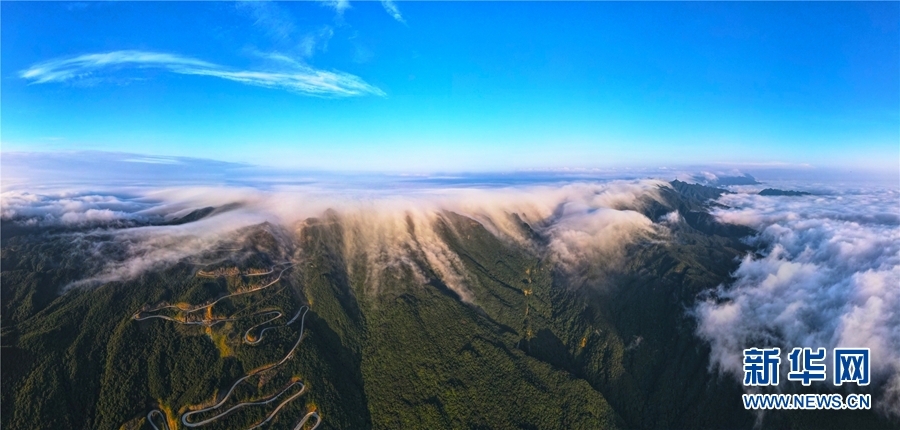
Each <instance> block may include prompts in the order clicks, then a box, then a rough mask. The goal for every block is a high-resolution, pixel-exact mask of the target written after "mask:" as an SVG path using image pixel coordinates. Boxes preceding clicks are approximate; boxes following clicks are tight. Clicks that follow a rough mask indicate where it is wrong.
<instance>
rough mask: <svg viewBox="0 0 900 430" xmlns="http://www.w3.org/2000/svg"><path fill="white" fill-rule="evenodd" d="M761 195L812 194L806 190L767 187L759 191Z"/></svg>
mask: <svg viewBox="0 0 900 430" xmlns="http://www.w3.org/2000/svg"><path fill="white" fill-rule="evenodd" d="M759 195H761V196H792V197H797V196H809V195H811V194H810V193H807V192H805V191H791V190H779V189H776V188H766V189H764V190H762V191H760V192H759Z"/></svg>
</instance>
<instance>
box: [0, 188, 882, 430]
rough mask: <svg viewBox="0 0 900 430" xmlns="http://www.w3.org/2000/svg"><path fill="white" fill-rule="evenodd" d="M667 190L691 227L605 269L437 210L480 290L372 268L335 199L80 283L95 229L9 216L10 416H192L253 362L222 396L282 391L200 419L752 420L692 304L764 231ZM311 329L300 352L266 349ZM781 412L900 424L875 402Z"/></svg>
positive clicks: (840, 422) (43, 421) (5, 273)
mask: <svg viewBox="0 0 900 430" xmlns="http://www.w3.org/2000/svg"><path fill="white" fill-rule="evenodd" d="M661 192H662V198H661V201H654V202H652V204H651V202H645V203H646V204H644V205H642V206H641V207H638V208H635V209H638V210H641V211H643V212H644V214H645V215H647V216H648V217H649V218H651V219H652V220H657V219H659V217H660V216H661V215H663V214H665V213H668V212H670V211H673V210H678V211H679V213H680V214H681V215H682V216H683V218H684V221H685V222H684V223H682V224H679V225H678V226H673V227H672V228H671V231H672V234H673V237H669V238H667V240H656V239H654V240H645V241H639V242H637V243H634V244H631V245H629V246H628V248H627V249H626V252H625V255H626V257H625V258H624V263H623V264H621V265H619V266H616V267H615V268H614V270H613V269H611V270H609V271H607V272H606V273H604V275H603V276H602V277H601V278H599V279H595V280H594V281H593V282H587V283H585V282H577V281H576V280H574V279H573V278H572V275H571V274H570V273H567V272H565V271H563V270H561V269H560V268H559V267H557V266H555V265H554V264H553V263H552V262H551V261H550V260H549V259H547V258H545V257H544V256H543V255H542V254H541V253H540V252H537V251H535V250H534V249H529V248H527V247H524V246H522V245H520V244H517V243H515V242H514V241H510V240H505V239H502V238H498V237H497V236H495V235H493V234H491V233H490V232H489V231H488V230H487V229H486V228H485V227H484V226H483V225H482V224H480V223H478V222H475V221H473V220H471V219H469V218H467V217H464V216H462V215H458V214H454V213H445V214H443V216H441V217H440V218H439V220H438V221H437V223H438V225H436V226H435V231H436V232H438V234H439V235H440V236H441V239H442V240H443V242H444V243H446V245H447V247H448V248H449V249H450V250H452V251H453V252H454V253H455V254H456V255H457V256H459V259H460V261H461V262H462V264H463V265H464V267H465V271H466V272H467V273H468V274H469V277H470V279H469V282H468V285H469V286H470V288H471V291H472V293H473V296H474V300H473V301H472V302H471V303H466V302H465V301H463V300H461V299H460V297H459V296H458V295H457V294H456V293H455V292H453V290H452V289H451V288H449V287H448V286H447V285H445V284H444V283H443V282H442V281H441V280H440V279H441V278H440V276H437V274H435V273H425V274H424V275H425V276H426V278H427V279H428V281H427V282H426V283H424V284H423V283H420V282H418V281H417V279H419V278H418V277H417V276H414V274H412V273H410V272H409V270H408V268H404V266H398V267H394V268H390V269H388V270H384V271H381V272H377V276H378V277H379V278H378V279H373V278H372V273H373V272H371V271H368V270H367V267H366V265H367V264H368V263H367V261H366V260H365V259H364V258H361V257H360V256H358V255H353V254H349V253H348V252H346V247H345V246H344V244H345V240H344V235H345V233H346V232H345V231H344V230H343V228H344V227H343V224H342V222H341V218H340V216H339V215H337V214H334V213H329V214H326V215H325V216H324V217H322V218H320V219H312V220H307V221H306V222H305V223H304V225H303V226H302V228H298V229H297V231H291V232H287V231H283V230H281V229H280V227H275V226H272V225H268V224H263V225H259V226H255V227H252V228H249V229H247V230H246V231H243V232H242V233H241V234H240V235H239V238H238V239H236V240H235V243H236V246H238V247H239V248H240V249H239V250H238V249H237V248H234V249H225V250H216V251H212V252H207V253H205V254H204V253H200V254H199V255H197V256H195V257H194V258H192V259H190V260H189V261H184V262H182V263H179V264H177V265H175V266H174V267H169V268H166V269H164V270H158V271H156V272H151V273H145V274H143V275H141V276H140V277H138V278H137V279H134V280H130V281H124V282H118V281H117V282H109V283H106V284H103V285H99V286H94V287H86V288H74V289H71V290H69V291H67V292H64V293H62V294H59V293H60V291H59V288H60V287H61V286H64V285H67V284H68V283H69V282H71V281H73V280H76V279H80V278H81V277H83V276H85V274H86V273H88V272H90V268H86V267H82V266H81V265H80V264H81V263H80V261H79V259H78V257H77V256H78V255H80V254H79V252H77V250H78V247H79V246H87V245H85V244H84V243H83V242H80V241H75V240H72V238H74V237H76V236H73V235H67V234H68V233H66V232H54V233H52V234H51V233H48V232H42V231H40V230H7V229H6V227H7V226H4V229H5V230H4V231H3V244H2V247H3V248H2V298H3V300H2V301H3V304H2V326H3V328H2V330H3V331H2V356H0V360H2V361H0V364H2V426H3V427H4V428H10V429H34V428H47V429H51V428H52V429H58V428H71V429H117V428H145V429H149V428H152V426H151V423H150V422H149V421H148V413H150V412H151V411H153V410H159V411H161V412H162V414H157V415H155V416H152V418H153V419H154V421H153V422H154V425H156V426H159V427H160V428H162V426H164V424H163V422H162V421H163V419H162V417H163V416H165V417H166V418H167V419H168V422H169V426H170V427H171V428H184V426H183V425H182V421H181V419H182V414H183V413H185V412H187V411H190V410H197V409H199V408H201V407H207V406H212V405H213V404H214V403H217V402H218V401H219V400H221V399H222V398H223V397H224V395H225V393H226V392H228V391H229V390H230V389H231V387H232V385H233V384H234V383H235V381H238V380H239V379H240V378H242V377H244V376H245V375H248V374H250V375H252V376H250V377H249V378H248V379H247V380H246V381H244V382H242V383H240V384H238V385H237V386H235V390H234V392H233V394H232V395H231V396H230V397H229V398H227V400H226V401H225V403H224V404H223V406H222V407H221V409H220V411H221V410H225V409H228V408H230V407H232V406H235V405H238V404H240V403H242V402H253V401H261V400H266V399H269V398H271V397H272V396H273V395H275V394H277V393H279V392H282V391H283V394H282V396H281V397H279V398H277V399H276V400H274V401H272V402H271V403H267V404H264V405H253V406H247V407H243V408H238V409H236V410H235V411H234V412H232V413H230V414H227V415H225V416H223V417H222V418H220V419H216V420H214V421H212V422H211V423H210V424H207V425H203V426H200V427H199V428H204V429H205V428H217V429H226V428H248V427H250V426H252V425H254V424H255V423H259V422H261V421H263V420H264V419H265V418H266V417H268V416H269V414H271V413H273V412H274V411H275V409H276V407H277V406H278V405H279V404H280V402H281V401H283V400H285V399H288V398H289V397H292V396H294V400H291V401H289V402H286V403H285V404H284V406H283V407H282V409H280V410H279V411H278V413H277V414H274V415H273V418H272V419H271V421H269V422H267V423H266V424H265V426H267V427H268V428H294V426H295V425H296V424H297V423H298V422H299V421H300V420H301V418H302V417H304V416H306V415H307V414H309V413H312V412H316V413H318V417H319V418H320V419H321V425H320V426H319V428H334V429H364V428H379V429H392V428H422V429H441V428H479V429H503V428H523V429H598V428H750V427H752V426H753V425H754V422H755V419H756V417H755V416H754V415H751V413H749V412H747V411H745V410H744V409H743V408H742V405H741V403H740V394H741V392H742V391H741V387H740V386H739V385H738V384H737V383H736V382H735V381H734V380H732V379H730V378H725V377H719V376H717V375H716V374H715V373H711V372H710V371H709V368H708V366H709V361H708V357H707V355H708V349H707V347H706V346H705V345H704V344H703V343H702V342H700V341H699V340H698V339H697V338H696V337H695V336H694V330H695V325H694V321H693V319H692V317H691V316H690V315H688V313H687V312H686V310H687V309H689V308H690V306H692V304H693V303H694V301H695V300H696V299H697V295H698V294H700V293H701V292H703V291H706V290H709V289H711V288H714V287H716V286H717V285H719V284H721V283H723V282H728V279H729V274H730V273H731V272H732V271H733V270H734V269H735V268H736V265H737V258H739V257H740V256H742V255H743V254H744V253H746V252H752V250H751V249H749V248H748V247H747V246H746V245H744V244H743V243H741V242H740V241H739V240H738V239H739V238H740V237H741V236H743V235H745V234H748V233H752V232H749V231H747V230H746V229H742V228H738V227H735V226H724V225H721V224H718V223H716V222H715V221H714V220H713V219H712V218H711V217H710V216H709V215H708V213H706V211H705V205H706V203H704V201H703V200H701V199H698V198H695V197H694V196H695V194H696V193H694V194H691V193H688V194H685V193H683V192H682V193H679V192H677V191H674V190H672V189H663V190H662V191H661ZM704 192H705V191H704ZM206 212H210V211H209V210H206ZM206 212H204V214H205V213H206ZM190 221H191V220H190V219H188V220H185V223H189V222H190ZM411 228H412V227H411ZM522 228H523V229H529V226H527V225H524V224H523V225H522ZM529 234H531V235H533V236H535V237H538V236H540V233H539V232H537V231H530V232H529ZM96 237H99V239H95V240H102V239H103V237H102V236H96ZM284 237H293V239H292V242H291V243H288V244H285V243H283V238H284ZM110 250H111V252H112V251H114V249H113V248H110ZM422 267H427V265H422ZM282 270H283V272H282ZM424 270H428V269H424ZM269 271H271V273H266V272H269ZM375 285H377V286H378V287H377V288H375V287H374V286H375ZM263 287H264V288H263ZM236 293H237V294H236ZM229 294H235V295H232V296H230V297H226V298H223V299H222V300H220V301H218V302H216V303H215V304H214V305H212V306H209V307H204V306H203V305H204V304H207V303H209V302H211V301H213V300H215V299H217V298H220V297H225V296H227V295H229ZM167 305H168V306H169V307H165V306H167ZM191 306H195V307H196V308H193V307H191ZM304 306H308V307H309V311H308V313H307V314H305V316H304V317H300V318H297V319H296V320H294V321H293V322H292V323H291V324H287V322H288V321H289V320H291V319H292V317H294V316H300V315H304V314H303V311H304V310H305V308H304ZM195 309H199V310H195ZM275 312H280V314H281V317H280V318H275V319H273V320H271V321H268V320H269V319H270V318H272V316H273V315H276V313H275ZM160 317H166V318H160ZM217 320H222V321H219V322H215V323H212V322H213V321H217ZM203 321H206V322H207V324H208V326H207V325H204V324H184V323H186V322H194V323H199V322H203ZM267 321H268V322H267ZM301 327H302V328H303V337H302V338H300V337H299V336H300V334H301V331H300V330H301ZM266 328H272V329H270V330H265V329H266ZM263 330H265V331H264V332H263ZM248 339H250V341H251V342H257V341H258V343H256V344H252V343H250V342H248V341H247V340H248ZM298 339H300V343H299V345H298V346H297V348H296V349H295V350H293V353H292V354H290V356H289V358H287V359H286V360H284V361H283V364H281V365H278V366H275V367H272V368H271V369H269V370H264V369H266V366H269V365H272V364H274V363H278V362H279V361H281V360H282V359H283V358H285V357H286V355H287V353H288V352H289V351H291V348H292V347H293V346H294V345H295V344H296V342H297V340H298ZM298 382H299V383H298ZM300 383H302V385H301V384H300ZM301 387H303V388H302V391H301ZM295 395H296V396H295ZM216 414H217V412H216V411H215V410H213V411H209V412H202V413H197V414H195V415H193V416H191V418H190V422H194V423H196V422H199V421H201V420H205V419H208V418H212V417H215V415H216ZM822 417H826V418H825V419H823V418H822ZM765 419H766V420H768V421H765V422H768V423H770V424H772V425H775V426H777V427H794V428H823V427H835V428H843V427H846V426H851V427H857V426H862V427H866V428H873V427H889V423H887V422H885V421H882V419H881V418H879V417H878V416H877V415H876V414H875V413H874V412H862V411H857V412H854V413H849V412H845V413H841V412H834V413H829V414H822V413H817V414H815V415H812V414H806V415H803V414H802V413H790V414H788V413H782V414H771V415H769V416H767V417H766V418H765ZM315 421H316V420H315V419H310V420H309V421H308V422H307V427H311V426H312V424H314V423H315ZM265 426H264V427H263V428H266V427H265ZM857 428H860V427H857Z"/></svg>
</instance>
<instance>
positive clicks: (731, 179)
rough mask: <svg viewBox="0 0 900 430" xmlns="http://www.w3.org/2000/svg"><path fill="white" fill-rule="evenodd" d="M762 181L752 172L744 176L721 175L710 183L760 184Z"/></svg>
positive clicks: (725, 184)
mask: <svg viewBox="0 0 900 430" xmlns="http://www.w3.org/2000/svg"><path fill="white" fill-rule="evenodd" d="M760 183H761V182H759V181H757V180H756V178H754V177H753V176H750V174H744V175H743V176H719V177H718V178H717V179H716V180H714V181H712V182H711V183H710V185H712V186H721V187H724V186H729V185H759V184H760Z"/></svg>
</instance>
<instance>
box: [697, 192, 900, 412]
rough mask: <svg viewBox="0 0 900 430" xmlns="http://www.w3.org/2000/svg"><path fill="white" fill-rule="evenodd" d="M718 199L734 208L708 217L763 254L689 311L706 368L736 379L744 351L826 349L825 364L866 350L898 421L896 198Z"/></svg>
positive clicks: (899, 215) (899, 246) (899, 223)
mask: <svg viewBox="0 0 900 430" xmlns="http://www.w3.org/2000/svg"><path fill="white" fill-rule="evenodd" d="M719 201H720V202H721V203H723V204H725V205H728V206H731V207H732V208H730V209H719V210H717V211H716V212H715V213H714V215H716V216H717V218H718V219H719V220H721V221H724V222H729V223H736V224H743V225H747V226H750V227H753V228H755V229H757V230H758V231H760V232H761V233H760V235H759V237H757V238H755V239H754V240H755V241H756V242H757V243H758V244H762V245H764V246H765V247H766V251H765V253H764V256H762V257H761V258H753V257H751V256H747V257H746V258H744V260H743V261H742V262H741V265H740V267H739V269H738V270H737V272H736V273H735V276H736V278H737V280H736V281H735V282H734V284H733V285H731V286H727V287H725V286H720V287H719V289H718V291H717V293H716V296H717V298H718V299H719V300H718V301H716V300H712V299H710V300H707V301H703V302H701V303H699V304H698V306H697V308H696V309H695V311H696V314H697V316H698V318H699V327H698V334H699V335H700V336H701V337H702V338H704V339H706V340H708V341H709V342H710V344H711V347H712V357H711V358H712V365H713V366H715V367H716V368H718V369H719V370H720V371H722V372H725V373H731V374H733V375H735V376H736V377H738V378H740V377H742V376H743V373H742V365H741V363H742V350H743V349H744V348H752V347H772V346H779V347H781V348H782V352H785V353H786V352H789V351H790V350H791V349H792V348H794V347H811V348H818V347H824V348H826V349H827V350H828V351H829V352H828V354H829V359H830V354H831V349H832V348H834V347H868V348H870V349H871V354H872V355H871V365H872V377H873V378H874V380H875V384H874V386H875V387H876V389H880V390H883V395H882V396H881V398H882V399H883V400H882V401H881V402H880V407H882V408H884V410H885V411H886V412H887V413H889V414H894V415H900V206H898V203H900V192H898V191H897V190H896V189H893V190H891V189H888V190H884V189H879V190H852V191H835V192H834V193H832V194H830V195H825V196H805V197H765V196H759V195H750V194H733V195H725V196H723V197H722V198H721V199H720V200H719ZM784 363H787V359H786V358H783V361H782V364H783V365H782V366H781V368H782V370H783V371H786V367H787V366H785V365H784ZM827 370H828V371H829V375H828V378H829V379H828V380H829V381H830V380H831V377H832V376H831V373H830V372H831V371H833V369H832V368H831V366H830V365H829V367H828V369H827Z"/></svg>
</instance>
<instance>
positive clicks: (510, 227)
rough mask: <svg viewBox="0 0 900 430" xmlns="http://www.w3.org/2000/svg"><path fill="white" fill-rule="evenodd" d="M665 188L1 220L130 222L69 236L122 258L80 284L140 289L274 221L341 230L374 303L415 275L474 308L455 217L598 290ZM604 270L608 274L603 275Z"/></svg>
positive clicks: (71, 200)
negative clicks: (148, 276) (455, 238)
mask: <svg viewBox="0 0 900 430" xmlns="http://www.w3.org/2000/svg"><path fill="white" fill-rule="evenodd" d="M662 184H664V183H663V182H660V181H652V180H643V181H613V182H608V183H573V184H568V185H555V186H548V185H529V186H520V187H494V188H451V187H438V188H433V187H428V186H420V187H415V188H411V187H408V188H406V189H394V190H391V191H384V190H359V191H352V190H350V191H347V190H345V191H344V192H341V193H336V192H335V191H334V190H333V189H329V188H321V187H318V186H292V187H278V188H276V189H272V190H260V189H258V188H251V187H222V186H218V187H175V188H164V189H150V190H148V189H144V190H139V189H131V190H128V191H120V192H119V193H116V194H103V193H97V192H93V193H76V192H72V191H66V192H60V193H55V194H54V193H51V192H47V193H43V194H34V193H30V192H25V191H20V190H12V191H6V192H4V193H2V206H3V208H4V209H3V221H4V222H10V221H13V220H15V222H17V223H20V224H23V225H32V226H33V225H44V226H46V225H59V226H82V227H84V226H88V227H98V226H102V224H103V223H104V222H110V221H129V222H130V223H131V224H129V225H126V226H125V227H126V228H117V229H112V230H108V229H103V228H100V229H98V230H96V231H90V232H88V233H71V234H75V235H81V236H84V235H88V236H91V235H93V236H94V237H95V238H101V237H102V238H104V240H108V238H110V237H111V238H112V240H113V241H114V242H116V243H118V244H119V248H121V249H123V250H124V251H122V252H121V255H123V256H124V258H122V259H116V260H114V261H109V260H108V259H105V258H104V256H103V255H101V254H100V253H98V254H97V255H93V256H90V258H92V259H94V260H96V262H97V263H98V264H97V267H101V269H100V270H99V271H98V272H97V273H95V274H94V276H92V277H91V278H90V279H86V280H83V281H82V282H79V283H78V284H77V285H84V284H97V283H103V282H109V281H114V280H125V279H132V278H134V277H136V276H139V275H140V274H141V273H143V272H145V271H147V270H153V269H158V268H160V267H166V266H169V265H172V264H175V263H178V262H180V261H183V260H184V259H187V258H189V257H192V256H195V255H198V254H201V253H203V252H204V251H208V250H212V249H215V248H217V247H223V246H229V245H228V243H229V241H231V242H233V241H234V240H235V237H237V236H236V235H237V234H238V232H239V231H241V230H242V229H244V228H245V227H249V226H255V225H260V224H262V223H269V225H271V226H273V227H272V228H273V229H275V230H273V231H276V230H277V231H284V232H290V233H289V234H288V236H290V235H293V238H288V239H285V240H286V241H289V242H293V241H295V240H296V239H297V238H299V237H301V235H302V234H303V229H304V228H305V226H306V225H307V224H306V223H307V222H308V220H309V219H310V218H317V219H330V220H333V221H335V222H338V223H340V225H341V227H342V231H343V235H342V237H343V243H341V244H339V249H340V250H341V252H342V253H343V255H344V257H345V259H346V260H347V261H348V270H349V271H351V272H352V271H353V270H354V268H353V266H352V264H351V263H352V262H353V261H364V262H365V264H364V265H363V266H362V267H364V268H365V270H366V273H364V274H362V275H364V276H365V279H366V285H367V287H368V288H370V289H371V290H372V292H373V293H375V292H377V291H378V290H379V288H380V285H381V283H382V282H381V281H382V280H383V279H385V278H384V277H385V276H394V277H396V276H397V275H398V274H411V275H413V278H414V279H416V280H417V281H418V282H419V283H421V284H426V283H428V282H430V280H431V279H434V278H436V279H438V280H440V281H441V282H442V283H443V284H444V285H446V286H447V287H448V288H450V289H451V290H453V291H454V292H455V293H456V294H457V295H458V296H459V297H460V298H461V299H462V300H463V301H466V302H470V303H476V302H477V297H475V296H474V294H473V293H472V288H471V287H472V282H475V280H474V279H475V278H474V277H473V276H470V275H469V274H468V273H467V271H466V268H465V265H464V264H463V262H462V260H461V259H460V257H459V256H458V255H456V253H455V252H454V251H453V250H452V247H451V246H449V245H448V244H447V242H446V240H445V239H446V234H447V233H446V230H442V227H446V226H450V228H451V230H453V227H452V226H453V225H454V222H453V221H452V219H450V218H448V216H450V213H456V214H459V215H463V216H465V217H468V218H470V219H471V220H473V221H475V222H478V223H480V224H481V225H483V226H484V227H485V228H486V229H487V230H488V231H490V232H491V233H493V234H494V235H496V236H498V237H499V238H501V239H502V240H507V241H512V242H514V243H518V244H520V245H523V246H525V247H526V248H527V249H531V250H533V251H534V252H545V253H546V255H547V256H548V257H549V258H551V259H553V261H556V262H557V263H558V264H559V267H561V268H562V269H564V270H567V271H568V272H570V273H572V274H573V275H576V276H578V279H579V280H583V281H591V280H596V277H597V276H596V273H591V271H590V270H589V269H590V268H592V267H599V266H604V265H607V266H608V265H613V264H616V262H617V261H618V259H619V258H620V257H621V256H622V255H623V251H622V250H623V248H624V247H625V246H626V245H627V244H629V243H633V242H634V241H636V240H640V239H641V238H644V237H647V236H650V235H653V234H654V233H655V229H656V228H657V227H655V225H654V224H653V223H652V222H651V221H650V220H649V219H647V218H646V217H644V216H643V215H641V214H640V213H638V212H635V211H633V210H629V209H623V207H628V206H629V205H634V204H637V203H636V202H637V201H638V199H640V198H641V197H642V196H648V195H649V196H651V197H652V196H654V195H655V193H656V189H657V187H658V186H660V185H662ZM205 207H216V208H221V209H219V210H218V211H216V212H214V213H213V214H212V215H210V216H207V217H206V218H203V219H201V220H199V221H194V222H191V223H189V224H184V225H159V224H160V223H161V222H163V221H167V220H172V219H175V218H178V217H181V216H184V215H186V214H188V213H189V212H191V211H192V210H195V209H198V208H205ZM513 214H516V215H517V216H518V217H519V219H521V220H523V221H525V222H526V223H528V224H529V225H531V226H532V228H533V229H534V230H536V231H538V232H539V233H541V234H542V235H543V236H544V237H546V238H547V239H548V243H547V244H546V245H545V246H544V245H542V246H541V247H539V246H538V244H536V243H534V242H533V238H532V237H531V236H530V235H529V234H527V233H526V232H525V231H523V230H522V227H521V225H520V224H519V222H518V221H517V220H516V219H515V218H514V217H513ZM149 223H153V224H155V225H148V224H149ZM120 227H121V225H120ZM659 228H662V227H659ZM450 234H458V233H455V232H454V231H451V233H450ZM599 261H602V262H604V264H599V265H598V264H597V262H599ZM398 270H399V271H400V272H398Z"/></svg>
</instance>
